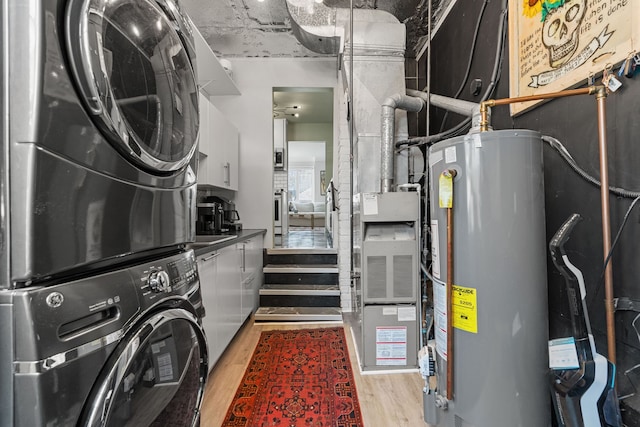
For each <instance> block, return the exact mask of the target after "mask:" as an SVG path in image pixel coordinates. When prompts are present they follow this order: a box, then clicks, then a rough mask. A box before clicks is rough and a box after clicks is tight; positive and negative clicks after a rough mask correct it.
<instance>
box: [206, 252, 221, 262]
mask: <svg viewBox="0 0 640 427" xmlns="http://www.w3.org/2000/svg"><path fill="white" fill-rule="evenodd" d="M218 255H220V252H216V253H214V254H213V255H209V256H208V257H204V258H202V262H207V261H209V260H210V259H213V258H217V257H218Z"/></svg>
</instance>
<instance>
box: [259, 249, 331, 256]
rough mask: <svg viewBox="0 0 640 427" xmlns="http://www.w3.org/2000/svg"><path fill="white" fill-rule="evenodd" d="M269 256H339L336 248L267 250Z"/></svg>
mask: <svg viewBox="0 0 640 427" xmlns="http://www.w3.org/2000/svg"><path fill="white" fill-rule="evenodd" d="M265 251H266V252H267V255H300V254H303V255H330V254H337V253H338V250H337V249H335V248H267V249H266V250H265Z"/></svg>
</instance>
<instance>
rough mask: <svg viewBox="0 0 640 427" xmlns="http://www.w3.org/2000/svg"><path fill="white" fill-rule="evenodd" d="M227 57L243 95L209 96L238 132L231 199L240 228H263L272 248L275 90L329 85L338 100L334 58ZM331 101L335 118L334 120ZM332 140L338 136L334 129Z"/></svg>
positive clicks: (268, 243) (267, 243)
mask: <svg viewBox="0 0 640 427" xmlns="http://www.w3.org/2000/svg"><path fill="white" fill-rule="evenodd" d="M230 61H231V63H232V66H233V75H234V80H235V83H236V85H237V86H238V88H239V89H240V92H241V95H239V96H218V97H212V98H211V102H212V103H213V104H214V105H215V106H216V107H218V108H219V109H220V110H221V111H222V112H223V113H224V114H225V116H226V117H227V118H228V119H229V120H230V121H231V122H232V123H233V124H234V125H235V126H236V127H237V128H238V131H239V133H240V160H239V163H240V165H239V170H240V176H239V190H238V193H237V195H236V197H235V202H236V208H237V209H238V211H239V212H240V216H241V217H242V224H243V227H244V228H266V229H267V235H266V236H265V247H267V248H270V247H273V208H272V204H273V161H272V157H273V116H272V104H273V98H272V91H273V88H274V87H332V88H334V99H336V100H337V97H336V93H337V92H338V91H337V90H335V88H336V87H337V83H338V77H337V75H338V71H337V62H336V59H335V58H232V59H230ZM212 84H213V83H212ZM335 105H336V106H335V107H334V122H336V123H337V118H336V115H337V111H338V108H337V104H335ZM214 132H215V131H214ZM333 140H334V141H337V140H338V138H337V133H336V130H334V138H333Z"/></svg>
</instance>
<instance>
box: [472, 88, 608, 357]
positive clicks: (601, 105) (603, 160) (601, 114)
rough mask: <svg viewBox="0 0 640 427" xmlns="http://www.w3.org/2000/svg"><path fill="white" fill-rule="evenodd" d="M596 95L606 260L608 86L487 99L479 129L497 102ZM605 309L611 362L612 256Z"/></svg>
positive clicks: (606, 274) (481, 129) (511, 102)
mask: <svg viewBox="0 0 640 427" xmlns="http://www.w3.org/2000/svg"><path fill="white" fill-rule="evenodd" d="M593 94H595V95H596V100H597V102H598V146H599V150H600V181H601V185H600V198H601V211H602V250H603V252H604V258H605V261H606V259H607V256H609V252H610V251H611V220H610V216H609V211H610V208H609V163H608V159H607V129H606V125H607V114H606V108H605V107H606V104H605V99H606V97H607V90H606V88H605V87H604V86H589V87H587V88H583V89H571V90H563V91H560V92H551V93H542V94H539V95H531V96H521V97H518V98H503V99H488V100H486V101H484V102H482V103H480V115H481V121H480V131H481V132H486V131H487V130H488V129H489V120H488V115H487V113H488V109H489V107H493V106H496V105H507V104H513V103H516V102H527V101H536V100H540V99H552V98H562V97H566V96H575V95H593ZM604 283H605V312H606V321H607V352H608V356H609V360H610V361H611V363H613V364H615V363H616V330H615V319H614V307H613V270H612V267H611V259H609V263H608V264H607V267H606V269H605V276H604Z"/></svg>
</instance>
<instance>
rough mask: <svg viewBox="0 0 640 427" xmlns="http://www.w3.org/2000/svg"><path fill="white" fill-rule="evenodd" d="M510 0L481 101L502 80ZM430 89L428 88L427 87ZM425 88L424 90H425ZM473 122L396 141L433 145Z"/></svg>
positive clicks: (503, 13)
mask: <svg viewBox="0 0 640 427" xmlns="http://www.w3.org/2000/svg"><path fill="white" fill-rule="evenodd" d="M508 11H509V9H508V1H507V0H502V6H501V12H500V24H499V26H498V42H497V43H496V54H495V61H494V63H493V70H492V72H491V80H490V81H489V85H488V86H487V89H486V90H485V92H484V94H483V95H482V98H481V100H480V102H484V101H486V100H487V99H489V98H490V97H491V96H493V92H494V91H495V89H496V86H497V84H498V82H499V81H500V75H501V74H502V63H503V60H504V46H505V40H506V37H507V17H508ZM425 89H428V88H425ZM425 89H423V91H424V90H425ZM470 124H471V117H467V118H465V119H464V120H463V121H461V122H460V123H458V124H457V125H455V126H454V127H452V128H451V129H448V130H446V131H444V132H440V133H438V134H435V135H429V136H425V137H418V138H412V139H409V140H406V141H399V142H398V143H396V147H400V146H402V145H409V146H421V145H431V144H434V143H436V142H439V141H442V140H444V139H447V138H451V137H454V136H458V135H461V134H463V133H466V131H467V130H468V129H469V126H470Z"/></svg>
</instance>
